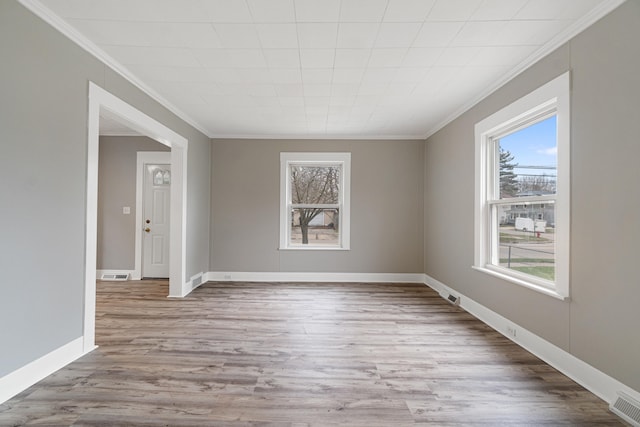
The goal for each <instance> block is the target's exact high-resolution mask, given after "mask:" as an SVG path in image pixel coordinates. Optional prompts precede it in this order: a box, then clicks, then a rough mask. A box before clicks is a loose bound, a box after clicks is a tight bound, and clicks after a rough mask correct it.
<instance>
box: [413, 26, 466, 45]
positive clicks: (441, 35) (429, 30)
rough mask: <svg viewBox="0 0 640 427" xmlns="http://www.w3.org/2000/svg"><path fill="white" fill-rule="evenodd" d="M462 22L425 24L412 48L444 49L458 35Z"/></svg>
mask: <svg viewBox="0 0 640 427" xmlns="http://www.w3.org/2000/svg"><path fill="white" fill-rule="evenodd" d="M463 26H464V22H425V23H424V25H422V27H421V28H420V31H419V33H418V36H417V37H416V39H415V41H414V42H413V47H444V46H448V45H449V43H451V41H452V40H453V39H454V38H455V37H456V36H457V35H458V33H459V32H460V30H461V29H462V27H463Z"/></svg>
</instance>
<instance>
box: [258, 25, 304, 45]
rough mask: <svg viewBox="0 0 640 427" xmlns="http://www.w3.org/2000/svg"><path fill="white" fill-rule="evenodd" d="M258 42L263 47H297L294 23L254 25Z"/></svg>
mask: <svg viewBox="0 0 640 427" xmlns="http://www.w3.org/2000/svg"><path fill="white" fill-rule="evenodd" d="M256 30H257V31H258V38H259V39H260V44H261V45H262V47H263V48H264V49H288V48H290V49H295V48H297V47H298V35H297V32H296V31H297V29H296V24H258V25H256Z"/></svg>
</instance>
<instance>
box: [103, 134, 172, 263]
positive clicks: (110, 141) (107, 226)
mask: <svg viewBox="0 0 640 427" xmlns="http://www.w3.org/2000/svg"><path fill="white" fill-rule="evenodd" d="M138 151H170V148H169V147H167V146H166V145H163V144H161V143H159V142H157V141H154V140H153V139H151V138H147V137H146V136H101V137H100V155H99V166H98V255H97V258H98V259H97V268H98V270H133V269H134V268H135V240H136V239H135V230H136V168H137V164H136V158H137V152H138ZM124 206H129V207H130V208H131V213H130V214H129V215H125V214H123V213H122V208H123V207H124Z"/></svg>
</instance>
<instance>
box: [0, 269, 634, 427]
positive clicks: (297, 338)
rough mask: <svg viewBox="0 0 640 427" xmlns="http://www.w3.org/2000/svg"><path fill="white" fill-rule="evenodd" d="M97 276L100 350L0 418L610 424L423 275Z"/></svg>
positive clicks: (100, 422) (575, 389) (598, 404)
mask: <svg viewBox="0 0 640 427" xmlns="http://www.w3.org/2000/svg"><path fill="white" fill-rule="evenodd" d="M167 293H168V285H167V283H166V282H162V281H143V282H99V283H98V295H97V297H98V302H97V323H96V328H97V330H96V336H97V343H98V344H99V345H100V347H99V348H98V349H97V350H95V351H93V352H92V353H90V354H88V355H86V356H85V357H83V358H81V359H79V360H77V361H76V362H74V363H72V364H70V365H68V366H67V367H65V368H63V369H61V370H60V371H58V372H57V373H55V374H54V375H51V376H50V377H48V378H46V379H45V380H43V381H41V382H40V383H38V384H36V385H35V386H33V387H31V388H29V389H28V390H26V391H25V392H23V393H21V394H20V395H18V396H16V397H15V398H13V399H11V400H10V401H8V402H6V403H5V404H3V405H0V425H1V426H11V425H56V426H58V425H61V426H62V425H64V426H67V425H73V426H115V425H140V426H149V425H167V426H290V427H302V426H305V427H309V426H367V427H373V426H385V427H388V426H415V425H430V426H476V425H477V426H497V425H503V426H544V425H548V426H563V425H567V426H568V425H570V426H618V425H624V424H623V423H622V422H621V421H620V420H619V419H618V418H617V417H615V416H614V415H613V414H611V413H610V412H609V411H608V409H607V405H606V404H605V403H604V402H603V401H601V400H599V399H598V398H597V397H595V396H594V395H593V394H591V393H589V392H588V391H586V390H585V389H584V388H582V387H580V386H579V385H577V384H576V383H574V382H573V381H572V380H570V379H569V378H567V377H565V376H564V375H562V374H560V373H558V372H557V371H556V370H554V369H553V368H551V367H550V366H548V365H547V364H545V363H543V362H542V361H540V360H539V359H537V358H536V357H534V356H532V355H531V354H529V353H528V352H526V351H525V350H523V349H521V348H520V347H518V346H516V345H515V344H513V343H511V342H510V341H509V340H507V339H506V338H505V337H503V336H501V335H500V334H498V333H497V332H495V331H493V330H492V329H490V328H489V327H487V326H485V325H484V324H482V323H481V322H480V321H478V320H476V319H475V318H473V317H472V316H470V315H469V314H467V313H465V312H464V311H462V310H461V309H459V308H457V307H454V306H451V305H449V304H448V303H447V302H446V301H444V300H443V299H441V298H440V297H439V296H438V295H437V294H436V293H435V292H433V291H432V290H431V289H429V288H428V287H426V286H424V285H413V284H370V283H357V284H328V283H312V284H310V283H304V284H299V283H279V284H273V283H269V284H265V283H216V284H212V283H211V284H205V285H203V286H201V287H200V288H198V289H196V290H195V291H194V292H193V293H192V294H191V295H189V296H188V297H187V298H184V299H182V300H180V299H168V298H167V297H166V295H167Z"/></svg>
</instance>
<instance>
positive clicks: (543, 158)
mask: <svg viewBox="0 0 640 427" xmlns="http://www.w3.org/2000/svg"><path fill="white" fill-rule="evenodd" d="M500 147H501V148H502V149H504V150H507V151H510V152H511V154H513V156H514V157H515V159H514V161H513V162H514V163H518V164H520V165H526V166H554V167H556V166H557V164H558V162H557V145H556V116H552V117H549V118H548V119H545V120H543V121H541V122H538V123H536V124H534V125H531V126H529V127H527V128H525V129H522V130H519V131H517V132H515V133H512V134H511V135H507V136H505V137H503V138H501V139H500ZM526 171H528V172H526ZM515 172H516V173H518V172H521V173H534V174H538V173H539V172H540V171H536V170H535V169H520V170H517V168H516V170H515ZM546 173H547V174H548V175H555V171H553V170H547V171H546Z"/></svg>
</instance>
